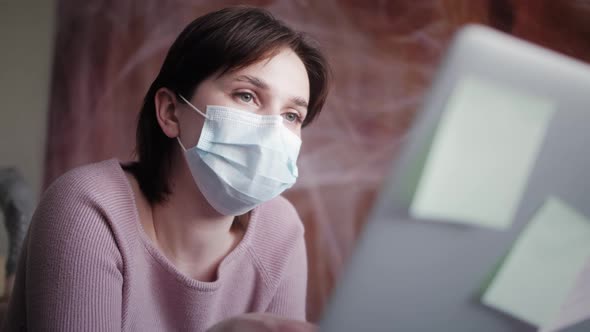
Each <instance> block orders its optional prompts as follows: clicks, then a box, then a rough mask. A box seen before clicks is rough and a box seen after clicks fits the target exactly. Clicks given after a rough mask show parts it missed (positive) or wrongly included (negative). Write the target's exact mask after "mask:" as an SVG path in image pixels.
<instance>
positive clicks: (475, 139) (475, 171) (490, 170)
mask: <svg viewBox="0 0 590 332" xmlns="http://www.w3.org/2000/svg"><path fill="white" fill-rule="evenodd" d="M554 109H555V104H554V103H553V102H552V101H551V100H548V99H546V98H543V97H540V96H533V95H530V94H527V93H525V92H522V91H516V90H514V89H512V88H509V87H505V86H501V85H498V84H496V83H493V82H491V81H486V80H483V79H478V78H473V77H472V78H465V79H463V80H462V81H460V82H459V83H458V84H457V87H456V88H455V91H454V92H453V93H452V94H451V96H450V97H449V100H448V102H447V106H446V108H445V110H444V112H443V115H442V117H441V121H440V123H439V127H438V129H437V132H436V134H435V135H434V140H433V143H432V146H431V150H430V153H429V156H428V158H427V160H426V163H425V165H424V169H423V172H422V176H421V178H420V181H419V182H418V186H417V188H416V191H415V194H414V197H413V200H412V204H411V206H410V214H411V215H412V216H414V217H416V218H422V219H428V220H433V221H438V220H444V221H452V222H459V223H468V224H474V225H478V226H484V227H492V228H496V229H504V228H506V227H509V226H510V224H511V222H512V218H513V216H514V214H515V212H516V209H517V208H518V205H519V203H520V200H521V196H522V194H523V192H524V190H525V188H526V183H527V180H528V177H529V174H530V173H531V170H532V169H533V167H534V163H535V160H536V157H537V155H538V153H539V151H540V149H541V146H542V142H543V140H544V137H545V133H546V130H547V127H548V125H549V123H550V119H551V116H552V114H553V112H554Z"/></svg>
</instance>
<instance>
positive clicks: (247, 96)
mask: <svg viewBox="0 0 590 332" xmlns="http://www.w3.org/2000/svg"><path fill="white" fill-rule="evenodd" d="M238 98H240V100H241V101H243V102H245V103H249V102H251V101H252V100H253V99H254V96H253V95H252V94H251V93H249V92H240V93H238Z"/></svg>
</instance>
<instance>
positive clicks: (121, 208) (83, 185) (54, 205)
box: [31, 159, 135, 243]
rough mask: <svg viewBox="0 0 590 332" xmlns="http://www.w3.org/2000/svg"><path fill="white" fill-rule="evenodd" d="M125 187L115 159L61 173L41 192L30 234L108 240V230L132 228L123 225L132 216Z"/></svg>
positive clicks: (109, 236)
mask: <svg viewBox="0 0 590 332" xmlns="http://www.w3.org/2000/svg"><path fill="white" fill-rule="evenodd" d="M127 186H128V183H127V182H126V179H125V174H124V173H123V170H122V169H121V166H120V164H119V162H118V161H117V160H115V159H111V160H106V161H102V162H98V163H94V164H89V165H85V166H81V167H77V168H74V169H72V170H70V171H68V172H66V173H64V174H63V175H61V176H60V177H59V178H58V179H56V180H55V181H54V182H53V183H52V184H51V185H50V186H49V187H48V188H47V190H45V192H44V193H43V195H42V197H41V200H40V202H39V205H38V206H37V208H36V210H35V214H34V216H33V220H32V222H31V224H32V226H31V229H32V233H33V235H32V236H33V237H43V238H47V237H53V236H59V237H61V238H68V236H70V237H71V238H92V239H93V241H102V242H104V243H107V242H111V241H112V240H113V237H112V234H111V233H112V232H116V231H118V230H120V229H131V228H129V227H123V226H126V225H130V224H131V222H132V221H133V218H134V216H135V214H134V210H133V199H132V198H131V197H130V194H129V189H128V187H127ZM66 230H67V231H66Z"/></svg>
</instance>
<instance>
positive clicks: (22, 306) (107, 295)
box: [4, 160, 307, 331]
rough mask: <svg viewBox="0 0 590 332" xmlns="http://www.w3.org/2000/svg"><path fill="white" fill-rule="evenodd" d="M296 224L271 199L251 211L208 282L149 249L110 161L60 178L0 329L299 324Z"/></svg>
mask: <svg viewBox="0 0 590 332" xmlns="http://www.w3.org/2000/svg"><path fill="white" fill-rule="evenodd" d="M306 286H307V258H306V251H305V242H304V239H303V226H302V224H301V221H300V219H299V217H298V215H297V212H296V211H295V209H294V208H293V206H292V205H291V204H290V203H289V202H288V201H287V200H285V199H284V198H282V197H278V198H276V199H273V200H272V201H270V202H267V203H264V204H262V205H260V206H258V207H257V208H255V209H254V210H253V212H252V214H251V219H250V222H249V224H248V227H247V230H246V233H245V235H244V237H243V239H242V240H241V242H240V243H239V244H238V245H237V247H236V248H235V249H234V250H233V251H232V252H230V253H229V255H227V256H226V257H225V258H224V259H223V261H222V262H221V264H220V266H219V269H218V278H217V280H215V281H213V282H203V281H198V280H195V279H192V278H190V277H188V276H186V275H184V274H183V273H181V272H180V271H179V270H178V269H176V268H175V267H174V266H173V265H172V263H171V262H170V261H169V260H168V259H167V258H166V257H165V256H164V255H163V254H162V253H161V252H160V251H159V250H158V249H157V248H156V247H155V245H154V244H153V243H152V242H151V240H150V239H149V238H148V236H147V235H146V234H145V233H144V231H143V228H142V226H141V225H140V222H139V220H138V213H137V209H136V205H135V201H134V196H133V191H132V189H131V187H130V185H129V183H128V182H127V179H126V176H125V174H124V172H123V170H122V169H121V167H120V165H119V162H118V161H117V160H108V161H104V162H101V163H97V164H93V165H89V166H85V167H81V168H78V169H75V170H73V171H70V172H68V173H67V174H65V175H63V176H62V177H61V178H59V179H58V180H57V181H56V182H55V183H53V184H52V185H51V186H50V187H49V188H48V189H47V191H46V192H45V193H44V195H43V197H42V199H41V202H40V204H39V206H38V208H37V210H36V212H35V215H34V217H33V221H32V224H31V228H30V230H29V234H28V239H27V242H26V244H25V248H24V249H23V252H22V255H21V259H20V262H19V266H18V270H17V275H16V285H15V289H14V293H13V297H12V299H11V303H10V307H9V310H8V314H7V319H6V321H5V322H4V330H7V331H19V330H21V329H22V328H23V327H24V328H26V329H27V330H29V331H40V330H43V331H119V330H123V331H203V330H205V329H207V328H208V327H210V326H211V325H213V324H215V323H216V322H218V321H220V320H223V319H225V318H228V317H231V316H234V315H237V314H241V313H245V312H269V313H275V314H278V315H281V316H284V317H287V318H292V319H298V320H304V319H305V295H306Z"/></svg>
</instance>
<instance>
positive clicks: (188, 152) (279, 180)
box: [177, 96, 301, 215]
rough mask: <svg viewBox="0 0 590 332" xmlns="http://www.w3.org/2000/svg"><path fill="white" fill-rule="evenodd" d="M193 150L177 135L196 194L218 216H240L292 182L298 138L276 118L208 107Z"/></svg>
mask: <svg viewBox="0 0 590 332" xmlns="http://www.w3.org/2000/svg"><path fill="white" fill-rule="evenodd" d="M180 98H182V100H184V101H185V102H186V103H187V104H188V105H189V106H190V107H191V108H192V109H194V110H195V111H196V112H197V113H199V114H200V115H202V116H203V117H205V123H204V125H203V129H202V131H201V137H200V138H199V141H198V143H197V145H196V146H194V147H192V148H188V149H187V148H185V147H184V145H183V144H182V142H181V141H180V138H178V137H177V139H178V142H179V144H180V146H181V147H182V149H183V151H184V155H185V158H186V161H187V163H188V166H189V168H190V170H191V173H192V176H193V179H194V180H195V182H196V184H197V186H198V188H199V190H200V191H201V192H202V193H203V195H204V196H205V198H206V199H207V201H208V202H209V204H210V205H211V206H212V207H213V208H214V209H215V210H217V211H218V212H219V213H221V214H223V215H240V214H243V213H245V212H247V211H249V210H251V209H252V208H254V207H255V206H257V205H259V204H260V203H263V202H266V201H268V200H271V199H272V198H274V197H276V196H278V195H280V194H281V193H282V192H283V191H285V190H286V189H288V188H290V187H291V186H293V184H295V180H297V176H298V171H297V164H296V162H297V156H298V155H299V149H300V147H301V139H300V138H299V137H298V136H297V135H295V134H294V133H293V132H291V131H290V130H289V129H288V128H287V127H285V124H284V122H283V118H282V117H281V116H280V115H258V114H254V113H251V112H248V111H242V110H238V109H232V108H228V107H223V106H211V105H208V106H207V113H203V112H201V111H199V110H198V109H197V108H196V107H195V106H194V105H192V104H191V103H190V102H189V101H188V100H186V99H185V98H184V97H182V96H180Z"/></svg>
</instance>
